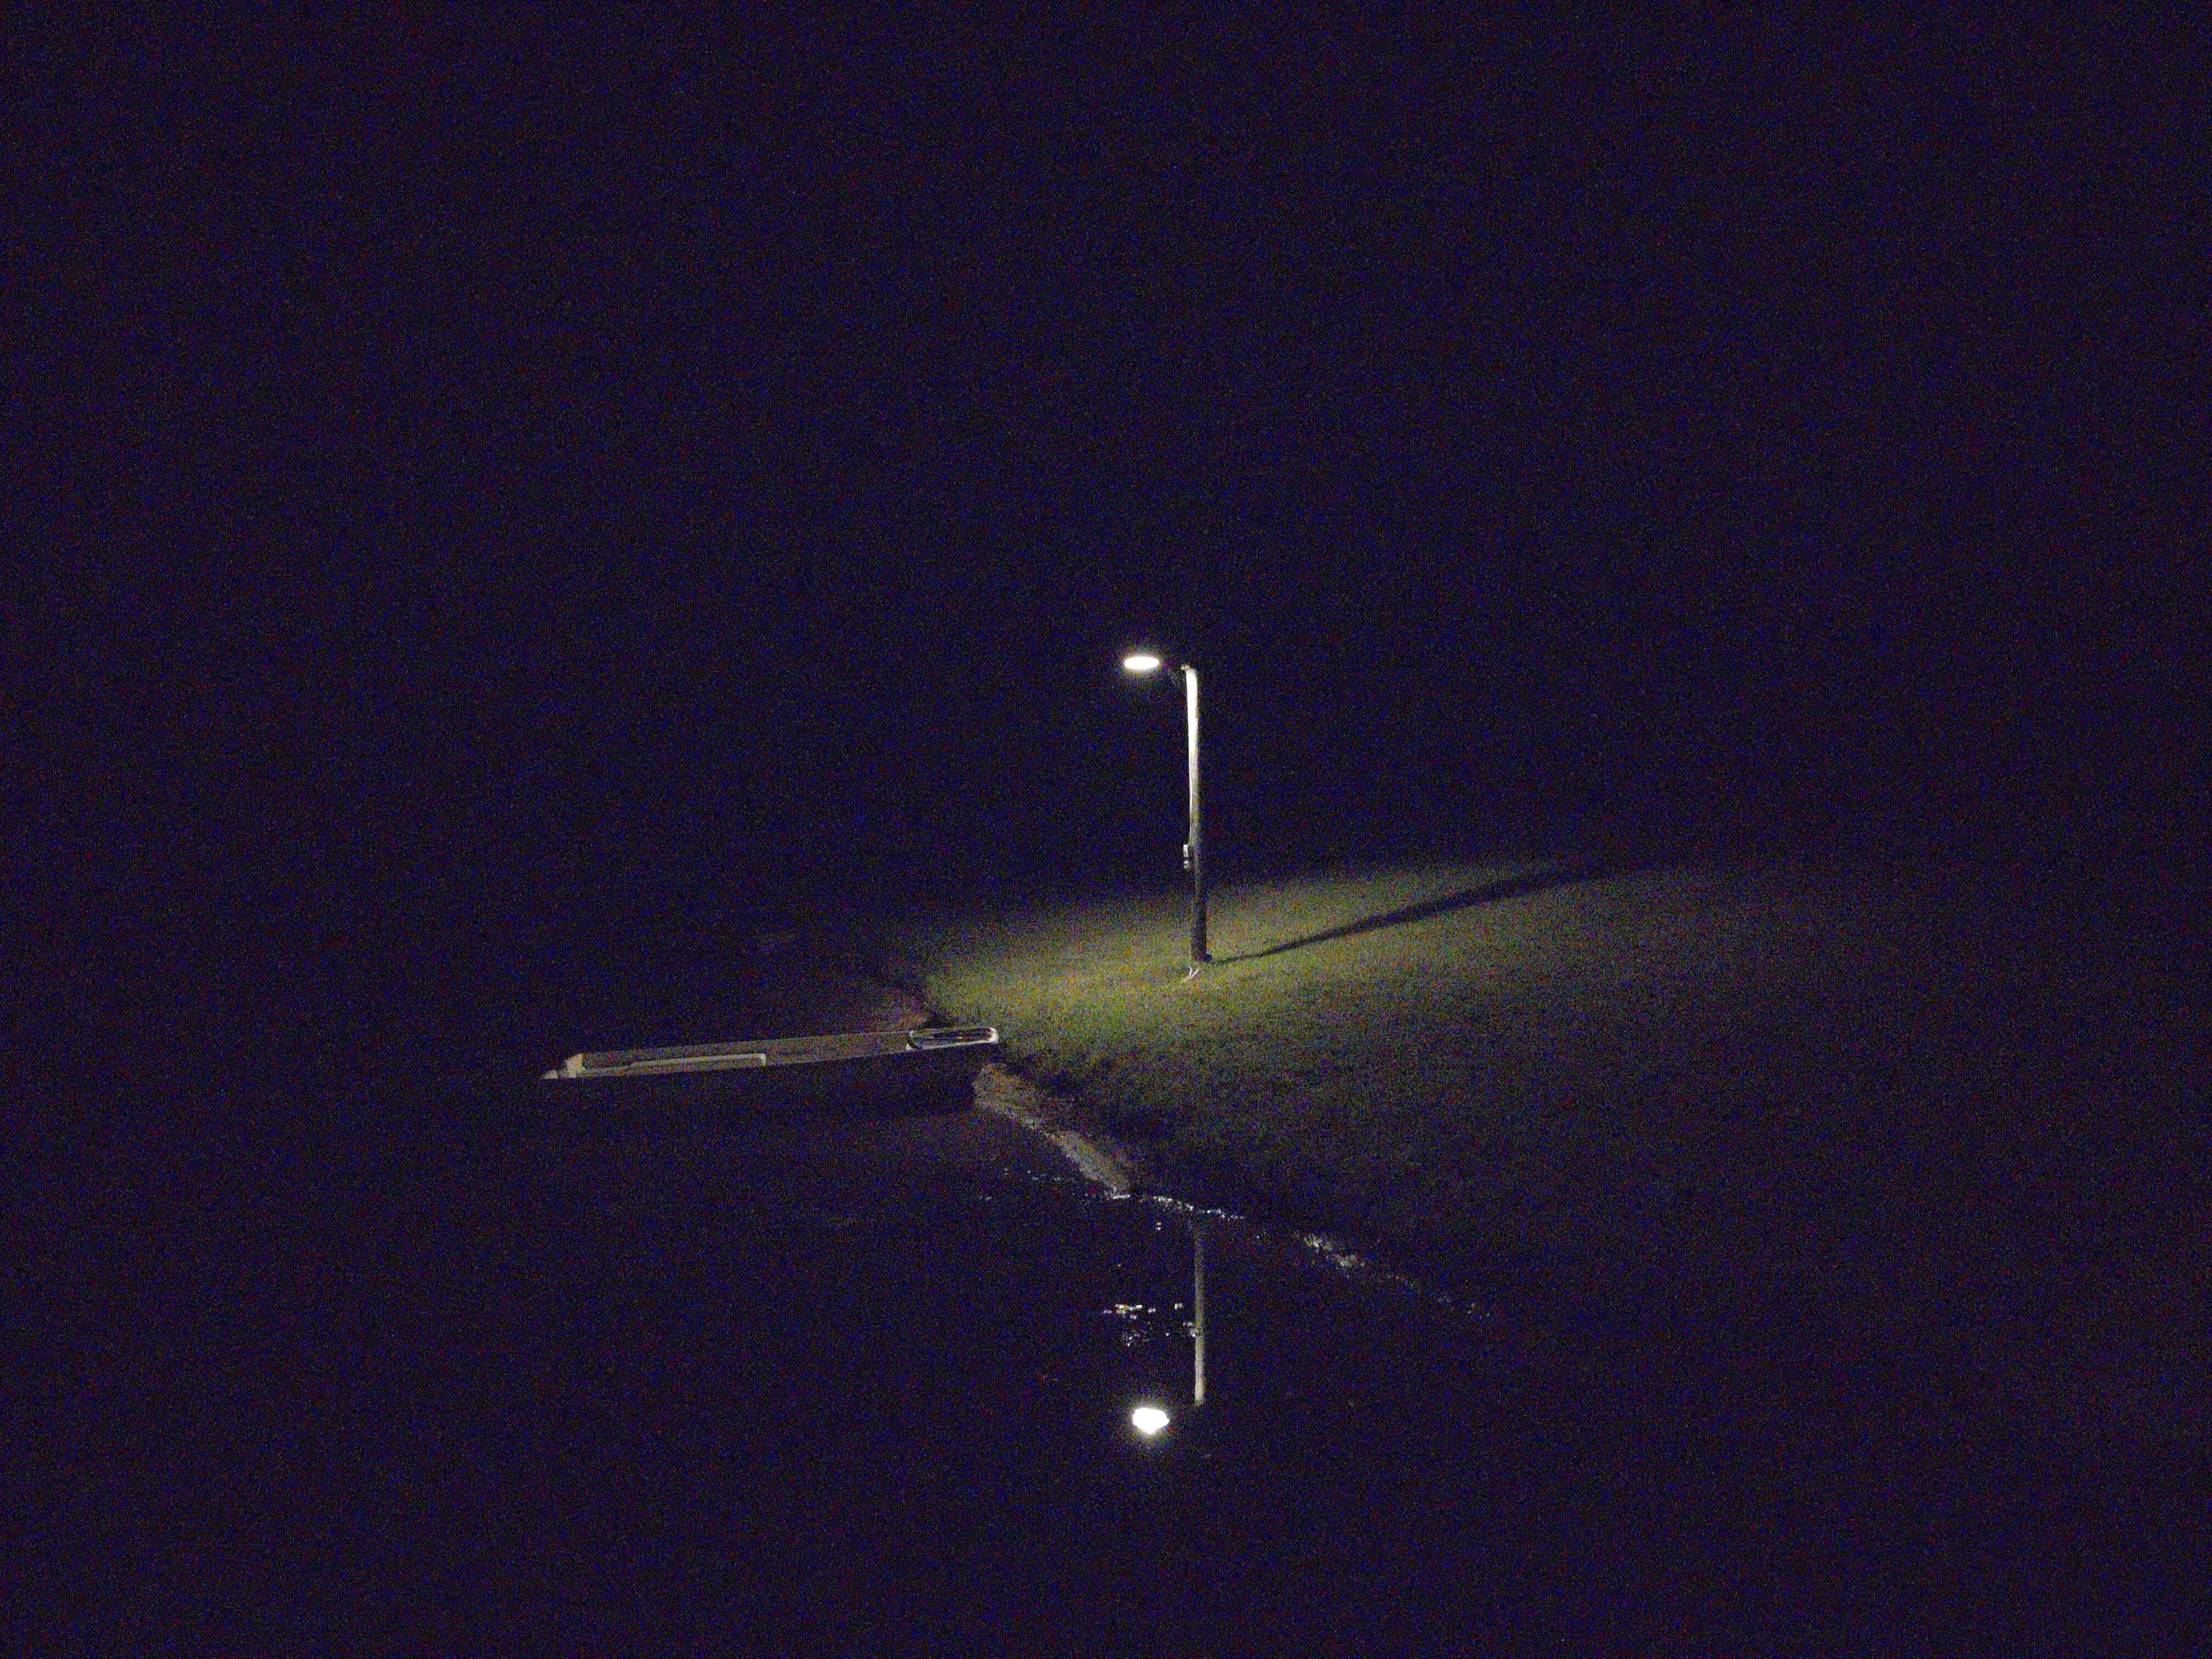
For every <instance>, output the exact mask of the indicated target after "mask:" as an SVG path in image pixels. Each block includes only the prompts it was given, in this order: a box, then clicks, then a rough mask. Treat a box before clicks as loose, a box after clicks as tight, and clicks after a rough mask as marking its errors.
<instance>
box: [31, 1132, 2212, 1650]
mask: <svg viewBox="0 0 2212 1659" xmlns="http://www.w3.org/2000/svg"><path fill="white" fill-rule="evenodd" d="M148 1168H149V1169H151V1170H152V1173H150V1174H147V1173H144V1172H143V1171H142V1175H141V1177H140V1178H141V1179H143V1180H145V1181H146V1182H149V1188H154V1187H158V1188H161V1189H162V1190H161V1193H160V1194H158V1195H159V1197H160V1198H161V1202H159V1203H156V1202H155V1196H156V1194H154V1193H153V1192H151V1191H150V1190H149V1193H148V1194H146V1195H145V1196H144V1198H143V1203H142V1204H141V1205H140V1206H138V1208H137V1209H136V1210H134V1209H132V1208H131V1206H128V1205H125V1206H122V1208H121V1209H120V1210H118V1211H115V1212H112V1213H111V1215H110V1216H109V1218H108V1219H106V1221H103V1222H100V1223H97V1224H93V1223H71V1222H70V1221H68V1220H66V1219H65V1217H66V1216H67V1215H68V1214H70V1211H69V1210H68V1208H67V1206H66V1205H64V1203H63V1198H64V1195H63V1194H58V1193H56V1192H54V1191H52V1190H49V1189H46V1188H41V1187H40V1182H39V1181H38V1180H37V1179H35V1178H33V1177H29V1176H27V1177H26V1178H25V1181H24V1183H23V1186H24V1190H23V1191H22V1192H21V1193H20V1194H18V1195H17V1197H18V1202H17V1204H16V1206H15V1213H16V1217H17V1219H18V1221H19V1222H20V1223H21V1227H20V1229H19V1231H20V1237H21V1243H20V1246H19V1248H18V1249H17V1250H16V1251H15V1255H14V1256H13V1259H12V1261H11V1274H12V1279H13V1288H14V1290H15V1292H16V1298H15V1299H16V1300H17V1302H18V1304H19V1305H21V1306H22V1307H24V1308H26V1309H27V1310H28V1312H29V1314H30V1318H29V1319H28V1320H27V1322H24V1323H23V1324H22V1325H21V1326H19V1329H21V1330H24V1331H27V1332H30V1333H33V1334H32V1335H31V1336H29V1337H28V1338H27V1340H25V1341H24V1342H23V1343H22V1344H21V1346H19V1349H18V1353H17V1358H18V1361H19V1364H21V1367H22V1370H21V1375H22V1376H23V1377H24V1379H25V1380H26V1381H27V1382H28V1383H30V1384H31V1386H30V1387H29V1388H28V1389H26V1390H25V1391H24V1395H23V1398H24V1400H25V1401H26V1405H25V1407H24V1414H23V1415H22V1416H21V1418H20V1419H19V1420H18V1422H17V1425H16V1430H17V1433H16V1444H17V1447H18V1449H19V1450H20V1451H21V1453H22V1459H21V1463H20V1464H19V1474H20V1476H21V1486H20V1487H19V1492H20V1494H21V1502H22V1504H23V1505H24V1512H25V1516H26V1518H27V1520H28V1522H29V1528H28V1531H29V1535H30V1536H32V1537H33V1539H35V1540H37V1541H39V1547H40V1553H39V1554H38V1556H37V1557H36V1559H35V1561H34V1567H33V1575H32V1582H34V1583H38V1584H39V1585H40V1587H41V1593H40V1595H37V1596H36V1597H35V1598H34V1599H33V1601H31V1602H29V1603H27V1604H26V1605H30V1606H34V1607H36V1608H37V1609H38V1615H37V1621H36V1622H37V1630H38V1639H37V1640H36V1641H34V1643H33V1644H32V1647H31V1649H30V1650H32V1651H64V1650H67V1651H104V1652H116V1653H120V1652H136V1651H152V1650H157V1649H167V1650H172V1651H191V1650H203V1651H211V1650H214V1644H217V1643H218V1642H220V1643H222V1644H226V1645H229V1644H236V1643H238V1642H240V1641H241V1640H243V1641H244V1642H246V1644H248V1646H249V1647H250V1648H251V1649H252V1650H260V1651H314V1652H356V1651H358V1652H380V1651H392V1650H396V1649H397V1648H398V1647H400V1646H402V1645H408V1646H419V1645H422V1644H425V1643H428V1644H430V1645H432V1646H434V1647H440V1648H444V1649H447V1650H454V1651H464V1650H465V1651H487V1652H492V1651H496V1652H523V1651H569V1652H655V1651H700V1652H707V1651H712V1652H717V1653H723V1652H752V1651H757V1652H853V1653H872V1652H881V1651H885V1650H922V1649H927V1650H941V1651H948V1652H951V1651H963V1652H1042V1651H1062V1650H1064V1651H1070V1652H1123V1651H1131V1652H1144V1651H1154V1650H1158V1651H1172V1652H1178V1653H1216V1652H1218V1653H1234V1652H1261V1653H1264V1652H1333V1653H1358V1652H1367V1651H1406V1652H1414V1651H1477V1652H1492V1651H1519V1650H1545V1651H1573V1652H1613V1651H1702V1652H1728V1653H1765V1652H1816V1653H1831V1652H1838V1653H1839V1652H1877V1651H1884V1652H1905V1651H1911V1652H1927V1651H1959V1652H1970V1651H2022V1652H2024V1651H2085V1652H2086V1651H2104V1652H2116V1651H2133V1650H2142V1651H2153V1650H2160V1647H2161V1646H2164V1647H2165V1650H2172V1648H2171V1647H2170V1645H2166V1644H2168V1642H2169V1638H2171V1637H2172V1636H2175V1635H2179V1634H2181V1633H2183V1632H2185V1631H2186V1630H2187V1629H2189V1628H2190V1627H2191V1620H2193V1619H2194V1617H2195V1616H2196V1615H2195V1613H2192V1612H2191V1609H2189V1608H2188V1607H2185V1606H2182V1605H2180V1604H2179V1603H2177V1601H2175V1599H2174V1597H2175V1595H2176V1594H2177V1592H2178V1589H2179V1582H2178V1580H2177V1579H2176V1578H2175V1577H2173V1575H2172V1571H2171V1569H2172V1564H2173V1561H2174V1559H2176V1558H2175V1557H2174V1556H2173V1555H2172V1550H2171V1547H2170V1545H2169V1546H2167V1547H2164V1548H2165V1551H2166V1553H2163V1554H2162V1553H2160V1552H2161V1547H2160V1546H2157V1545H2154V1544H2151V1543H2148V1542H2147V1541H2145V1540H2144V1539H2142V1537H2141V1536H2140V1535H2139V1534H2136V1533H2133V1532H2131V1531H2130V1530H2129V1528H2130V1527H2131V1526H2132V1525H2134V1524H2135V1523H2134V1522H2132V1521H2130V1519H2129V1518H2128V1517H2126V1516H2124V1515H2123V1514H2122V1513H2121V1512H2120V1511H2119V1510H2112V1509H2110V1508H2105V1509H2100V1508H2098V1507H2097V1505H2098V1504H2106V1503H2108V1502H2109V1500H2108V1499H2105V1498H2093V1497H2091V1496H2090V1495H2089V1494H2088V1493H2087V1492H2086V1490H2085V1489H2083V1488H2082V1487H2081V1485H2080V1483H2079V1481H2078V1480H2073V1479H2072V1478H2071V1477H2065V1476H2063V1475H2062V1474H2060V1473H2059V1472H2057V1471H2055V1470H2049V1469H2045V1470H2039V1469H2038V1468H2036V1467H2035V1465H2034V1460H2033V1458H2032V1457H2029V1458H2020V1457H2015V1458H2012V1459H2011V1460H2009V1461H2008V1460H2007V1459H2006V1458H2005V1456H2004V1455H2002V1449H2001V1448H2000V1449H1992V1448H1989V1447H1986V1446H1984V1447H1983V1448H1981V1449H1979V1450H1977V1449H1974V1448H1972V1447H1971V1446H1968V1445H1966V1444H1965V1443H1952V1442H1948V1441H1947V1440H1946V1439H1945V1437H1944V1434H1943V1432H1942V1428H1941V1425H1932V1426H1931V1425H1923V1431H1921V1432H1919V1433H1917V1435H1916V1434H1906V1433H1901V1432H1900V1431H1899V1429H1898V1427H1897V1425H1895V1424H1894V1423H1893V1422H1890V1423H1887V1424H1886V1425H1885V1426H1883V1427H1881V1429H1879V1430H1878V1431H1877V1430H1876V1429H1875V1428H1873V1427H1869V1425H1868V1424H1869V1422H1871V1421H1872V1419H1868V1421H1866V1422H1856V1423H1855V1421H1854V1420H1853V1419H1850V1416H1849V1414H1848V1413H1844V1415H1843V1416H1841V1417H1838V1416H1837V1415H1835V1414H1834V1413H1832V1412H1831V1413H1825V1414H1824V1413H1822V1412H1820V1411H1814V1410H1813V1409H1811V1408H1809V1407H1808V1411H1807V1412H1806V1413H1804V1414H1803V1415H1802V1417H1798V1416H1795V1415H1792V1414H1790V1413H1786V1412H1785V1413H1776V1412H1775V1411H1774V1410H1773V1408H1772V1407H1771V1406H1770V1407H1751V1406H1748V1405H1746V1404H1745V1403H1744V1402H1743V1401H1742V1400H1740V1399H1738V1400H1731V1399H1730V1398H1729V1396H1726V1395H1720V1394H1716V1393H1715V1392H1713V1391H1712V1390H1711V1389H1701V1388H1700V1387H1699V1385H1698V1384H1697V1383H1695V1381H1694V1379H1686V1378H1680V1377H1675V1378H1669V1377H1668V1376H1665V1375H1664V1374H1663V1372H1662V1371H1661V1370H1650V1371H1647V1372H1645V1373H1644V1374H1641V1375H1638V1374H1634V1373H1633V1372H1632V1371H1631V1370H1625V1369H1623V1368H1621V1367H1619V1366H1616V1365H1613V1364H1595V1363H1591V1361H1590V1358H1589V1356H1588V1355H1586V1354H1585V1355H1579V1356H1578V1355H1577V1354H1575V1353H1573V1352H1563V1351H1562V1350H1561V1349H1560V1347H1559V1345H1558V1343H1557V1342H1556V1341H1555V1340H1553V1341H1547V1340H1540V1339H1539V1338H1538V1337H1537V1336H1536V1335H1535V1334H1534V1333H1533V1332H1531V1331H1529V1330H1527V1329H1525V1328H1522V1327H1521V1326H1519V1325H1517V1324H1516V1321H1515V1320H1514V1319H1513V1318H1512V1317H1511V1316H1510V1314H1507V1313H1505V1312H1504V1311H1503V1310H1496V1309H1492V1308H1491V1307H1490V1306H1488V1305H1486V1304H1480V1303H1477V1304H1468V1303H1465V1302H1463V1301H1458V1300H1454V1299H1448V1298H1444V1297H1440V1296H1437V1295H1435V1294H1431V1293H1430V1292H1428V1291H1424V1290H1423V1289H1421V1288H1420V1287H1419V1286H1416V1285H1411V1284H1409V1283H1408V1282H1407V1281H1404V1280H1402V1279H1394V1278H1393V1277H1391V1276H1390V1275H1389V1274H1387V1273H1379V1272H1377V1271H1376V1270H1374V1269H1372V1268H1371V1267H1367V1266H1365V1265H1364V1264H1362V1263H1361V1262H1359V1261H1358V1260H1357V1259H1356V1258H1352V1257H1349V1256H1347V1255H1345V1254H1344V1253H1342V1252H1340V1251H1335V1250H1332V1249H1329V1248H1328V1247H1327V1246H1326V1245H1325V1244H1323V1243H1316V1242H1312V1241H1302V1240H1300V1239H1298V1238H1297V1237H1294V1236H1291V1235H1288V1234H1285V1233H1281V1232H1278V1231H1270V1230H1267V1229H1263V1228H1258V1227H1255V1226H1251V1225H1246V1224H1244V1223H1242V1222H1239V1221H1237V1219H1235V1218H1229V1217H1222V1216H1208V1215H1201V1214H1196V1213H1194V1212H1189V1211H1187V1210H1183V1209H1181V1208H1179V1207H1177V1206H1173V1205H1171V1204H1169V1203H1166V1202H1164V1201H1160V1200H1146V1199H1119V1200H1116V1199H1112V1198H1109V1197H1106V1196H1103V1195H1102V1194H1099V1193H1098V1191H1097V1189H1095V1188H1091V1187H1089V1186H1087V1185H1086V1184H1085V1183H1084V1182H1081V1181H1080V1180H1079V1179H1078V1178H1077V1177H1076V1176H1074V1174H1073V1172H1072V1171H1071V1170H1067V1169H1066V1168H1065V1166H1064V1165H1062V1164H1060V1163H1059V1162H1058V1161H1057V1160H1056V1158H1054V1157H1053V1156H1051V1155H1048V1153H1047V1152H1044V1151H1043V1150H1042V1148H1041V1146H1040V1145H1039V1143H1037V1142H1036V1141H1035V1140H1034V1139H1030V1138H1027V1137H1025V1136H1024V1135H1022V1134H1020V1133H1018V1132H1016V1131H1014V1130H1013V1129H1012V1128H1011V1127H1008V1126H1006V1125H1005V1124H1004V1123H1003V1122H1001V1121H999V1120H997V1119H995V1118H992V1117H989V1116H988V1115H985V1114H981V1113H976V1114H970V1115H963V1116H957V1117H947V1118H939V1119H932V1120H921V1121H908V1122H903V1123H890V1124H872V1125H870V1124H863V1125H845V1124H836V1123H826V1122H825V1123H817V1124H796V1125H786V1126H781V1127H762V1128H760V1129H757V1130H749V1131H746V1132H743V1133H692V1134H685V1135H667V1136H657V1137H656V1136H641V1137H635V1138H631V1139H604V1140H583V1139H530V1140H523V1141H517V1142H509V1143H506V1144H500V1145H490V1146H473V1147H469V1146H456V1145H451V1144H423V1145H416V1146H410V1147H406V1148H393V1147H388V1146H377V1145H375V1144H374V1142H373V1141H372V1140H370V1139H361V1140H358V1141H356V1142H354V1143H352V1144H345V1143H343V1142H341V1141H338V1140H335V1139H332V1140H326V1141H325V1142H324V1143H323V1144H321V1145H319V1146H316V1147H313V1148H312V1149H309V1148H302V1147H295V1148H294V1149H293V1150H292V1151H290V1152H281V1153H280V1152H268V1153H265V1154H264V1155H262V1157H261V1158H260V1161H259V1163H258V1166H257V1168H256V1169H255V1170H254V1171H253V1173H252V1179H251V1180H250V1181H240V1179H238V1172H237V1171H236V1170H232V1171H231V1182H230V1184H229V1185H228V1187H226V1188H223V1189H222V1190H221V1191H218V1190H217V1189H216V1187H215V1185H214V1184H212V1183H211V1182H208V1181H207V1176H206V1170H205V1167H204V1166H202V1167H200V1168H199V1169H198V1170H195V1169H194V1168H193V1167H191V1166H189V1165H188V1164H179V1165H178V1166H176V1167H174V1168H173V1169H170V1170H167V1171H166V1173H164V1172H163V1171H161V1170H160V1169H159V1168H158V1167H155V1166H148ZM196 1183H199V1184H197V1185H196ZM134 1215H136V1216H142V1217H143V1218H146V1219H143V1221H137V1220H133V1219H132V1218H131V1217H132V1216H134ZM156 1215H158V1216H159V1217H160V1218H159V1219H158V1220H155V1219H153V1218H154V1217H155V1216H156ZM1197 1226H1202V1227H1203V1228H1204V1229H1205V1232H1206V1262H1207V1270H1206V1303H1207V1307H1206V1385H1207V1389H1206V1392H1207V1398H1206V1403H1205V1405H1204V1406H1203V1407H1200V1408H1194V1407H1193V1405H1192V1402H1191V1392H1192V1383H1193V1375H1192V1360H1193V1336H1192V1331H1191V1326H1192V1323H1193V1321H1194V1312H1195V1310H1194V1306H1193V1304H1194V1278H1193V1273H1194V1256H1193V1231H1194V1227H1197ZM1144 1404H1151V1405H1154V1406H1156V1407H1158V1408H1160V1409H1162V1410H1164V1411H1165V1412H1166V1413H1169V1415H1170V1425H1169V1426H1168V1427H1167V1428H1166V1429H1165V1430H1164V1431H1161V1432H1160V1433H1159V1434H1158V1436H1157V1437H1152V1438H1147V1437H1145V1436H1143V1435H1140V1434H1139V1433H1138V1432H1137V1431H1135V1430H1134V1429H1133V1427H1132V1425H1131V1413H1132V1411H1133V1409H1134V1408H1135V1407H1139V1405H1144ZM179 1644H182V1645H179Z"/></svg>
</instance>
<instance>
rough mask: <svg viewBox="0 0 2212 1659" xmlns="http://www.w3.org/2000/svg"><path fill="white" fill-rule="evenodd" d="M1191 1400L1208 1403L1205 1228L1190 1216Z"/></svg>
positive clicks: (1197, 1402) (1192, 1401) (1197, 1403)
mask: <svg viewBox="0 0 2212 1659" xmlns="http://www.w3.org/2000/svg"><path fill="white" fill-rule="evenodd" d="M1190 1277H1191V1297H1190V1299H1191V1310H1190V1311H1191V1322H1190V1403H1191V1404H1192V1405H1194V1406H1203V1405H1204V1404H1205V1403H1206V1228H1205V1226H1204V1225H1203V1224H1202V1223H1200V1220H1199V1218H1197V1217H1196V1216H1193V1217H1191V1218H1190Z"/></svg>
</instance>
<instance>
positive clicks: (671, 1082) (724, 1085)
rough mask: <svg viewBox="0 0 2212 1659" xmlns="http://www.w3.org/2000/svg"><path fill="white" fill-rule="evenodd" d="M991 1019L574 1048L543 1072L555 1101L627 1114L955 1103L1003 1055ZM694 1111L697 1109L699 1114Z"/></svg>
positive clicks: (549, 1101)
mask: <svg viewBox="0 0 2212 1659" xmlns="http://www.w3.org/2000/svg"><path fill="white" fill-rule="evenodd" d="M998 1052H999V1033H998V1030H997V1029H996V1028H995V1027H994V1026H989V1025H955V1026H940V1027H936V1028H926V1029H923V1030H912V1031H854V1032H848V1033H846V1034H843V1035H841V1036H803V1037H769V1038H766V1039H763V1040H758V1041H754V1042H684V1043H676V1044H671V1045H670V1046H667V1047H665V1048H615V1049H608V1050H605V1051H602V1052H599V1053H596V1054H571V1055H569V1056H568V1059H566V1060H562V1062H561V1063H560V1065H558V1066H555V1067H554V1068H553V1069H552V1070H551V1071H550V1072H548V1073H545V1074H544V1077H543V1078H542V1079H540V1082H541V1083H543V1084H545V1085H552V1086H551V1088H550V1089H549V1090H547V1091H545V1093H544V1096H542V1097H541V1103H543V1104H544V1105H545V1106H548V1107H554V1108H556V1109H557V1108H562V1107H566V1106H568V1104H570V1101H569V1099H568V1095H569V1093H570V1091H574V1104H575V1105H576V1106H578V1107H580V1108H581V1109H582V1112H583V1115H584V1116H585V1117H586V1118H587V1119H588V1118H590V1117H593V1116H597V1115H599V1114H600V1113H601V1112H602V1111H610V1112H611V1113H612V1114H613V1115H615V1116H617V1117H627V1116H629V1115H632V1114H634V1113H636V1112H639V1111H643V1112H645V1113H647V1114H648V1115H653V1114H654V1113H655V1112H656V1109H659V1108H661V1107H664V1106H665V1107H670V1108H678V1109H682V1108H692V1109H703V1114H704V1115H706V1116H708V1117H709V1118H716V1119H718V1118H720V1117H722V1116H735V1115H748V1114H751V1113H757V1112H780V1111H813V1110H819V1111H844V1112H855V1113H865V1112H882V1111H886V1110H893V1109H901V1108H907V1109H927V1108H929V1107H932V1106H934V1107H936V1108H937V1109H940V1110H955V1109H959V1108H961V1107H964V1106H966V1105H967V1104H968V1103H969V1099H970V1098H971V1097H972V1095H973V1091H974V1087H975V1074H976V1073H977V1072H979V1071H981V1069H982V1068H983V1066H984V1065H985V1064H986V1063H987V1062H988V1061H990V1060H994V1059H995V1058H996V1057H997V1055H998ZM695 1115H696V1114H695Z"/></svg>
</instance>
